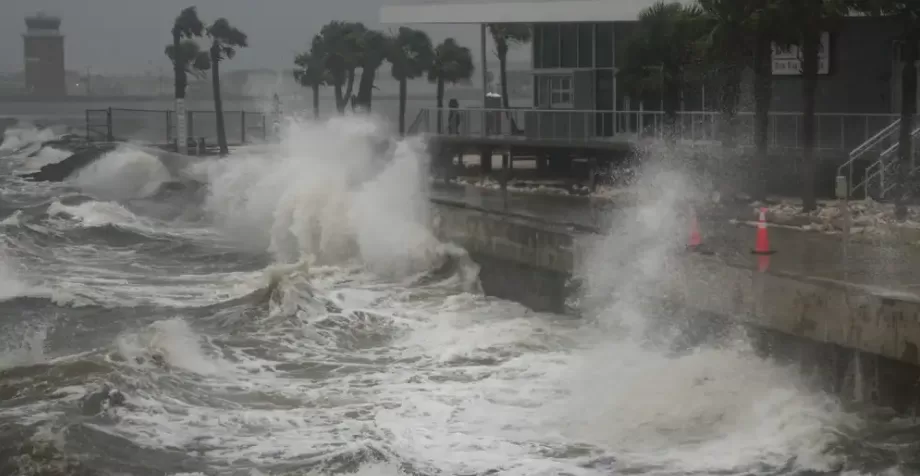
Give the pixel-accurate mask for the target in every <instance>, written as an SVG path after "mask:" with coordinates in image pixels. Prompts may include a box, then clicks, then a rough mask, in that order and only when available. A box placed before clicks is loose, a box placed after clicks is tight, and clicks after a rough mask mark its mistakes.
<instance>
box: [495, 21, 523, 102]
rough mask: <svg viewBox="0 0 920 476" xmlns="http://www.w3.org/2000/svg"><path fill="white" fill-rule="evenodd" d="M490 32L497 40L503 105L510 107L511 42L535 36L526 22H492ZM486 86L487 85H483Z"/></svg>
mask: <svg viewBox="0 0 920 476" xmlns="http://www.w3.org/2000/svg"><path fill="white" fill-rule="evenodd" d="M488 26H489V33H490V34H491V35H492V40H493V41H494V42H495V56H497V57H498V73H499V82H500V83H501V88H502V107H503V108H505V109H510V108H511V104H510V101H509V98H508V49H509V47H510V45H511V44H524V43H527V42H529V41H530V38H531V37H532V36H533V35H532V32H531V27H530V25H529V24H526V23H490V24H489V25H488ZM483 87H485V85H483Z"/></svg>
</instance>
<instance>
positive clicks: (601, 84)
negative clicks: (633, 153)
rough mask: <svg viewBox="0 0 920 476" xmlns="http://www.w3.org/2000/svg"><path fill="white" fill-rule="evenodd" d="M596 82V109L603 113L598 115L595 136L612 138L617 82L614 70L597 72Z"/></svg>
mask: <svg viewBox="0 0 920 476" xmlns="http://www.w3.org/2000/svg"><path fill="white" fill-rule="evenodd" d="M595 80H596V84H595V88H594V90H595V91H596V92H597V93H596V94H595V96H594V99H595V103H594V109H596V110H597V111H603V112H598V113H597V118H596V119H597V120H596V121H595V129H596V130H595V134H597V136H598V137H612V136H613V130H614V127H613V122H614V113H613V96H614V92H613V89H614V88H613V82H614V81H615V79H614V77H613V70H610V69H599V70H597V71H595Z"/></svg>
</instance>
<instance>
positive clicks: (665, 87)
mask: <svg viewBox="0 0 920 476" xmlns="http://www.w3.org/2000/svg"><path fill="white" fill-rule="evenodd" d="M665 76H666V77H667V78H668V79H667V80H665V79H664V77H665ZM681 82H682V81H681V80H680V72H679V71H669V72H668V73H667V74H664V72H662V81H661V99H662V101H661V102H662V109H663V110H664V125H665V130H664V131H663V132H664V134H665V138H673V137H674V136H673V133H674V132H675V131H674V127H675V125H676V124H677V111H678V110H679V109H680V92H681V86H682V84H681Z"/></svg>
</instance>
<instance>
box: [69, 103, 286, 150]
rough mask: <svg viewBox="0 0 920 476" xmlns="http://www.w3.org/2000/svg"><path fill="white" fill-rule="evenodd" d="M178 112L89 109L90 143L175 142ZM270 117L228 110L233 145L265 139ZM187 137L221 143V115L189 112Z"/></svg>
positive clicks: (226, 118)
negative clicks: (218, 138) (219, 127)
mask: <svg viewBox="0 0 920 476" xmlns="http://www.w3.org/2000/svg"><path fill="white" fill-rule="evenodd" d="M175 115H176V113H175V111H172V110H166V109H118V108H108V109H87V110H86V138H87V139H88V140H104V141H109V142H112V141H132V142H142V143H149V144H156V145H166V144H173V142H174V141H175V137H174V136H175V132H176V131H175V129H176V126H175V124H176V122H175V120H176V118H175ZM266 121H267V119H266V116H265V114H263V113H260V112H249V111H224V130H225V131H226V133H227V142H228V143H230V144H245V143H248V142H252V141H253V140H257V139H258V140H265V139H266V137H267V135H268V129H267V127H266ZM186 131H187V137H189V138H191V139H195V140H198V139H202V138H203V139H204V140H205V141H206V142H207V143H210V144H216V143H217V115H216V113H215V112H214V111H186Z"/></svg>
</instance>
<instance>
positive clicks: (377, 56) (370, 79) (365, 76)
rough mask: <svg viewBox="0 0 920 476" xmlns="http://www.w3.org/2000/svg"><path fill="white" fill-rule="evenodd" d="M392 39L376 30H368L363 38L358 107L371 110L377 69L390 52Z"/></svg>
mask: <svg viewBox="0 0 920 476" xmlns="http://www.w3.org/2000/svg"><path fill="white" fill-rule="evenodd" d="M389 42H390V38H389V37H388V36H387V35H384V34H383V33H381V32H379V31H376V30H367V31H365V32H364V35H362V37H361V55H360V61H359V64H360V65H361V80H360V81H359V82H358V96H357V98H356V99H357V103H358V105H360V106H362V107H364V108H365V109H367V110H368V111H369V110H370V109H371V96H372V95H373V91H374V79H375V78H376V77H377V69H378V68H380V65H382V64H383V61H384V60H385V59H386V57H387V53H388V52H389V50H390V45H389Z"/></svg>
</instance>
